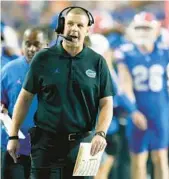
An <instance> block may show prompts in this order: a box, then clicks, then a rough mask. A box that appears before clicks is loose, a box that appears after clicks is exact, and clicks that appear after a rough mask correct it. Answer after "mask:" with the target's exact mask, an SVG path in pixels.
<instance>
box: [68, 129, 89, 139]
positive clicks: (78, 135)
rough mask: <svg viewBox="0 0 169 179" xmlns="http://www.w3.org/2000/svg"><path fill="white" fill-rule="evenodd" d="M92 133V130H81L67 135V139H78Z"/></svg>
mask: <svg viewBox="0 0 169 179" xmlns="http://www.w3.org/2000/svg"><path fill="white" fill-rule="evenodd" d="M91 134H92V131H87V132H84V133H81V132H74V133H70V134H68V135H67V139H68V141H76V140H78V139H82V138H83V137H87V136H89V135H91Z"/></svg>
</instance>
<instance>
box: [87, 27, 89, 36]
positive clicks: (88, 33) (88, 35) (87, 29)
mask: <svg viewBox="0 0 169 179" xmlns="http://www.w3.org/2000/svg"><path fill="white" fill-rule="evenodd" d="M89 33H90V27H88V28H87V30H86V36H89Z"/></svg>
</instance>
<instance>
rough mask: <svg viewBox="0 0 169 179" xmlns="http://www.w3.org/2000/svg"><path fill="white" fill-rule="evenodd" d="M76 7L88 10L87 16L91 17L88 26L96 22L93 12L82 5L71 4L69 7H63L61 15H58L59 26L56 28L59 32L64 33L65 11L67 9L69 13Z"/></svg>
mask: <svg viewBox="0 0 169 179" xmlns="http://www.w3.org/2000/svg"><path fill="white" fill-rule="evenodd" d="M74 8H80V9H82V10H83V11H84V12H86V14H87V16H88V18H89V23H88V26H91V25H92V24H94V18H93V16H92V14H91V13H90V12H89V11H88V10H86V9H84V8H82V7H79V6H70V7H67V8H65V9H63V10H62V11H61V12H60V13H59V16H58V25H57V28H56V29H55V32H57V33H58V34H63V31H64V25H65V17H64V16H63V13H64V12H65V11H66V10H67V13H66V14H68V13H69V12H70V11H71V10H72V9H74Z"/></svg>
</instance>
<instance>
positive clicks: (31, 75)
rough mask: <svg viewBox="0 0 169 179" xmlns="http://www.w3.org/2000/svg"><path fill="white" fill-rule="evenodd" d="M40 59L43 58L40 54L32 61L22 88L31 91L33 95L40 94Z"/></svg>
mask: <svg viewBox="0 0 169 179" xmlns="http://www.w3.org/2000/svg"><path fill="white" fill-rule="evenodd" d="M40 58H41V55H40V54H39V53H38V54H36V55H35V56H34V58H33V59H32V62H31V64H30V68H29V70H28V72H27V74H26V77H25V80H24V83H23V86H22V87H23V88H24V89H25V90H27V91H29V92H30V93H32V94H36V93H38V91H39V89H40V83H39V81H40V80H39V74H40V63H39V61H40Z"/></svg>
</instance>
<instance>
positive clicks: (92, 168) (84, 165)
mask: <svg viewBox="0 0 169 179" xmlns="http://www.w3.org/2000/svg"><path fill="white" fill-rule="evenodd" d="M90 150H91V143H80V147H79V152H78V155H77V159H76V163H75V167H74V171H73V176H96V174H97V172H98V169H99V166H100V162H101V158H102V154H103V151H100V152H99V153H97V154H96V155H94V156H92V155H90Z"/></svg>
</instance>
